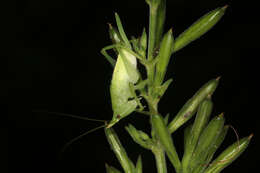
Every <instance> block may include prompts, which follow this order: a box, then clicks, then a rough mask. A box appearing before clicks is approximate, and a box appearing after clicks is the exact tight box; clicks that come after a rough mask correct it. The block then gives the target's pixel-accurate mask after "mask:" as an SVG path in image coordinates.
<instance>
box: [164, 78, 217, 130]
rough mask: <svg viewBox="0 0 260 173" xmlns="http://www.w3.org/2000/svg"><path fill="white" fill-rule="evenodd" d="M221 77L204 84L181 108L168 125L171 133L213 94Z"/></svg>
mask: <svg viewBox="0 0 260 173" xmlns="http://www.w3.org/2000/svg"><path fill="white" fill-rule="evenodd" d="M219 79H220V77H218V78H216V79H212V80H210V81H209V82H207V83H206V84H204V85H203V86H202V87H201V88H200V89H199V90H198V91H197V92H196V93H195V95H194V96H193V97H192V98H190V99H189V100H188V101H187V102H186V103H185V104H184V106H183V107H182V108H181V110H180V111H179V112H178V113H177V115H176V116H175V117H174V119H173V120H172V121H171V122H170V124H169V125H168V129H169V131H170V133H173V132H174V131H176V130H177V129H178V128H179V127H180V126H181V125H183V124H184V123H185V122H187V121H188V120H189V119H190V118H191V117H192V116H193V115H194V114H195V112H196V110H197V108H198V106H199V104H200V103H201V102H202V101H203V100H204V99H205V98H206V97H208V96H210V95H212V94H213V92H214V91H215V89H216V88H217V86H218V82H219Z"/></svg>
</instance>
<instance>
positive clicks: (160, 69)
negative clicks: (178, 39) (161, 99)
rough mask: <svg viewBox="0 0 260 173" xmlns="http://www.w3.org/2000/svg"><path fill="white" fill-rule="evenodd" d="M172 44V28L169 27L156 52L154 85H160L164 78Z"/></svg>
mask: <svg viewBox="0 0 260 173" xmlns="http://www.w3.org/2000/svg"><path fill="white" fill-rule="evenodd" d="M173 44H174V39H173V36H172V29H170V30H169V31H168V32H167V33H166V34H165V35H164V37H163V40H162V42H161V45H160V50H159V54H158V57H157V58H158V62H157V64H156V74H155V81H154V84H155V86H160V85H161V84H162V82H163V80H164V76H165V74H166V71H167V66H168V64H169V61H170V57H171V55H172V52H171V47H172V46H173Z"/></svg>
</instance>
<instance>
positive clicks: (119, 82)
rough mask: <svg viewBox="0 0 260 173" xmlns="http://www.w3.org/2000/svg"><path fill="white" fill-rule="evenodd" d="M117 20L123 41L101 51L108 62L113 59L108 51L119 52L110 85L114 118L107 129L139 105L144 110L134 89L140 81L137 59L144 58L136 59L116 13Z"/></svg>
mask: <svg viewBox="0 0 260 173" xmlns="http://www.w3.org/2000/svg"><path fill="white" fill-rule="evenodd" d="M115 18H116V23H117V27H118V30H119V34H120V36H118V38H121V39H122V40H119V43H118V44H115V45H111V46H107V47H105V48H103V49H102V50H101V53H102V54H103V55H104V56H105V57H106V58H107V59H108V60H110V59H111V57H110V56H109V55H108V54H107V53H106V50H108V49H112V48H115V49H116V50H117V52H118V56H117V60H116V63H115V66H114V71H113V75H112V81H111V85H110V94H111V101H112V109H113V118H112V120H111V121H110V122H109V123H108V125H107V128H109V127H112V126H113V125H114V124H116V123H117V122H118V121H119V120H120V119H122V118H124V117H126V116H128V115H129V114H131V113H132V112H133V111H134V110H136V108H137V106H138V105H139V107H140V108H141V109H142V105H141V103H140V101H139V99H138V97H137V96H136V94H135V89H134V85H135V84H136V83H137V82H138V81H139V79H140V75H139V72H138V70H137V59H136V58H140V59H142V57H140V56H139V57H138V56H137V57H136V56H135V55H136V54H135V53H134V52H133V51H132V47H131V44H130V42H129V40H128V39H127V36H126V34H125V32H124V29H123V27H122V23H121V21H120V18H119V16H118V14H117V13H115ZM114 33H116V32H114ZM110 62H111V61H110Z"/></svg>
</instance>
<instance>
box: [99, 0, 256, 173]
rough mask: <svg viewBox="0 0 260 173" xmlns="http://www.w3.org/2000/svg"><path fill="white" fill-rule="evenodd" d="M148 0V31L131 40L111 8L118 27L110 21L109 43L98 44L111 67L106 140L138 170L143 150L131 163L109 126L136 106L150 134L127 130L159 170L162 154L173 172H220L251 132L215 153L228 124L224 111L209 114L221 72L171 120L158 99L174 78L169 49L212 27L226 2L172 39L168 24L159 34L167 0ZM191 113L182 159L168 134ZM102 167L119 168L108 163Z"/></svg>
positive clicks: (129, 168)
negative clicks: (146, 119)
mask: <svg viewBox="0 0 260 173" xmlns="http://www.w3.org/2000/svg"><path fill="white" fill-rule="evenodd" d="M146 2H147V4H148V5H149V8H150V19H149V21H150V23H149V32H148V33H149V34H148V36H147V34H146V31H145V29H144V30H143V33H142V35H141V36H140V37H138V38H134V37H132V39H131V40H129V39H128V38H127V36H126V33H125V31H124V29H123V26H122V23H121V20H120V18H119V16H118V14H117V13H115V18H116V24H117V28H114V27H113V26H112V25H111V24H110V25H109V35H110V38H111V40H112V43H113V44H112V45H110V46H107V47H105V48H103V49H102V50H101V53H102V54H103V55H104V56H105V57H106V59H107V60H108V61H109V63H110V64H111V66H112V68H113V69H114V70H113V76H112V80H111V86H110V94H111V101H112V109H113V117H112V120H111V121H110V122H108V124H106V125H105V128H104V130H105V134H106V137H107V140H108V142H109V145H110V146H111V149H112V150H113V151H114V153H115V155H116V156H117V159H118V161H119V162H120V164H121V166H122V168H123V170H124V172H126V173H141V172H142V159H141V156H139V158H138V161H137V163H136V164H134V163H133V162H132V160H131V159H130V158H129V157H128V156H127V152H126V150H125V149H124V147H123V146H122V144H121V142H120V140H119V138H118V136H117V134H116V132H115V131H114V129H113V127H112V126H113V125H115V124H116V123H118V122H119V121H120V120H121V119H122V118H124V117H126V116H129V115H130V114H131V113H132V112H134V111H136V112H138V113H141V114H146V115H149V118H150V124H151V135H150V136H149V135H148V134H146V133H145V132H143V131H141V130H137V129H136V128H135V127H134V126H133V125H131V124H129V125H128V126H127V127H126V130H127V132H128V133H129V135H130V136H131V137H132V139H133V140H134V141H135V142H136V143H137V144H139V145H140V146H141V147H143V148H145V149H148V150H150V151H151V152H152V153H153V154H154V156H155V159H156V166H157V172H158V173H166V172H167V166H166V158H165V157H166V156H167V157H168V158H169V160H170V162H171V164H172V165H173V167H174V168H175V171H176V172H177V173H218V172H221V171H222V170H223V169H224V168H225V167H226V166H228V165H229V164H230V163H231V162H233V161H234V160H235V159H236V158H237V157H238V156H239V155H240V154H241V153H242V152H243V151H244V150H245V149H246V148H247V146H248V144H249V142H250V139H251V138H252V135H250V136H249V137H245V138H243V139H241V140H238V141H237V142H235V143H234V144H233V145H231V146H229V147H228V148H227V149H226V150H225V151H223V152H222V153H221V154H220V155H219V156H218V157H217V158H216V159H213V156H214V154H215V152H216V150H217V148H219V146H220V145H221V143H222V142H223V140H224V138H225V136H226V133H227V131H228V128H229V126H227V125H226V126H225V125H224V122H225V119H224V115H223V114H220V115H218V116H215V117H214V118H212V119H211V120H210V115H211V112H212V107H213V103H212V101H211V96H212V95H213V93H214V91H215V89H216V88H217V86H218V83H219V79H220V77H218V78H215V79H212V80H210V81H208V82H207V83H206V84H204V85H203V86H202V87H201V88H200V89H199V90H198V91H197V92H196V93H195V94H194V95H193V97H191V98H190V99H189V100H188V101H187V102H186V103H185V104H184V106H183V107H182V108H181V110H180V111H179V112H178V113H177V115H176V116H175V117H174V118H173V119H172V120H171V117H169V116H168V115H167V116H165V117H163V116H162V115H161V114H160V113H159V112H158V103H159V102H160V100H161V98H162V97H163V95H164V94H165V92H166V90H167V88H168V86H169V85H170V84H171V82H172V79H168V80H165V74H166V71H167V67H168V64H169V62H170V59H171V57H172V55H173V54H174V53H175V52H177V51H179V50H181V49H182V48H184V47H185V46H186V45H188V44H189V43H190V42H192V41H194V40H196V39H198V38H199V37H200V36H201V35H203V34H205V33H206V32H207V31H208V30H210V29H211V28H212V27H213V26H214V25H215V24H216V23H217V22H218V21H219V20H220V19H221V18H222V16H223V15H224V13H225V10H226V8H227V6H224V7H220V8H216V9H215V10H212V11H210V12H208V13H207V14H205V15H204V16H202V17H201V18H200V19H198V20H197V21H196V22H195V23H193V24H192V25H191V26H190V27H189V28H188V29H187V30H185V31H184V32H183V33H182V34H180V35H179V36H178V37H177V38H176V39H174V37H173V33H172V29H170V30H169V31H168V32H166V33H165V34H163V28H164V21H165V13H166V0H146ZM109 49H113V51H114V53H115V54H116V55H117V58H116V59H113V58H112V57H111V56H110V55H109V54H108V53H107V51H108V50H109ZM138 63H140V64H141V65H142V67H144V68H145V71H146V75H145V76H142V75H141V73H140V72H139V70H140V69H138V67H139V66H137V64H138ZM193 115H196V117H195V120H194V122H193V123H192V124H191V125H190V126H187V127H186V128H185V131H184V155H183V157H182V159H180V157H179V155H178V153H177V151H176V149H175V146H174V142H173V139H172V136H171V135H172V134H173V133H174V132H175V131H176V130H177V129H178V128H179V127H180V126H182V125H184V124H185V123H186V122H187V121H188V120H190V119H191V118H192V117H193ZM106 171H107V173H118V172H120V171H119V170H117V169H116V168H114V167H112V166H109V165H107V164H106Z"/></svg>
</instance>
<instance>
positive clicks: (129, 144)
mask: <svg viewBox="0 0 260 173" xmlns="http://www.w3.org/2000/svg"><path fill="white" fill-rule="evenodd" d="M226 4H229V5H230V7H229V8H228V9H227V12H226V14H225V16H224V18H223V20H221V21H220V22H219V23H218V24H217V25H216V27H214V29H212V30H211V31H209V32H208V33H207V34H206V35H204V36H203V37H201V38H200V39H199V40H198V41H195V42H193V43H192V44H190V45H189V46H187V47H185V48H184V49H183V50H181V51H179V52H177V53H176V54H175V55H174V57H173V58H172V61H171V64H170V65H169V71H168V74H167V75H168V78H170V77H173V79H174V82H173V84H172V85H171V87H170V88H169V90H168V91H167V94H166V96H165V97H164V98H163V100H162V101H161V103H160V112H162V113H163V114H166V113H168V112H169V113H171V117H173V116H174V115H175V114H176V113H177V112H178V110H179V109H180V108H181V106H182V105H183V104H184V103H185V101H186V100H187V99H188V98H190V97H191V96H192V95H193V94H194V92H195V91H196V90H197V89H198V88H199V87H200V86H202V85H203V84H204V83H205V82H207V81H208V80H210V79H211V78H215V77H217V76H222V78H221V82H220V84H219V87H218V89H217V90H216V92H215V94H214V96H213V101H214V104H215V107H214V115H217V114H219V113H221V112H225V117H226V123H227V124H232V125H233V126H234V127H235V128H236V130H237V131H238V133H239V135H240V137H244V136H247V135H249V134H251V133H254V134H255V137H254V138H253V140H252V143H251V145H250V147H249V148H248V149H247V150H246V152H245V153H244V154H243V155H242V156H241V157H240V158H239V159H238V160H237V161H235V162H234V163H233V164H232V165H231V166H229V167H228V168H226V169H225V171H224V172H247V171H249V170H254V169H256V166H257V165H256V164H257V160H258V158H257V152H258V151H259V150H258V149H257V144H256V141H257V138H258V133H257V132H258V129H259V128H258V127H257V123H258V120H257V118H258V116H259V111H257V110H258V109H259V108H258V107H257V101H256V100H257V96H256V94H257V89H256V87H255V86H256V82H257V81H258V75H257V71H258V66H257V59H258V57H259V56H258V54H257V50H258V49H259V46H258V40H259V39H258V38H259V35H258V32H259V29H260V27H259V21H258V19H257V17H256V15H257V10H258V9H257V6H256V5H253V4H251V3H246V2H244V3H243V4H238V3H237V2H235V1H232V2H229V1H224V0H210V1H208V0H196V1H191V0H172V1H170V0H168V2H167V19H166V25H165V28H166V29H165V31H166V30H168V29H169V28H173V31H174V36H175V37H176V36H177V35H178V34H180V33H181V32H182V31H183V30H184V29H186V28H187V27H188V26H189V25H190V24H191V23H192V22H194V21H195V20H196V19H197V18H199V17H200V16H202V15H203V14H205V13H206V12H208V11H210V10H212V9H214V8H216V7H219V6H223V5H226ZM12 7H14V8H12V10H7V11H8V13H7V14H6V15H5V16H4V18H5V19H6V21H7V22H8V24H7V25H3V26H2V28H4V29H7V30H6V32H4V35H5V36H7V38H8V41H7V42H6V43H5V45H8V47H9V48H8V49H5V48H3V49H4V51H7V52H6V53H4V54H3V55H4V56H3V57H4V59H6V58H7V61H8V63H7V66H8V74H7V76H8V77H7V78H3V79H4V82H3V85H4V86H5V85H7V86H8V87H7V89H5V90H2V92H1V94H2V96H3V98H4V99H3V100H4V101H3V104H4V105H5V106H6V107H7V108H8V171H9V172H13V173H21V172H27V173H35V172H37V173H47V172H48V173H51V172H53V173H54V172H55V173H57V172H74V173H79V172H105V168H104V163H105V162H106V163H108V164H111V165H113V166H115V167H117V168H120V165H119V163H118V162H117V160H116V158H115V156H114V154H113V153H112V151H111V150H110V148H109V146H108V143H107V141H106V139H105V135H104V132H103V130H99V131H96V132H94V133H92V134H90V135H88V136H86V137H84V138H82V139H81V140H80V141H78V142H76V143H74V144H73V145H71V146H70V147H69V148H68V149H67V150H66V152H65V153H63V155H62V157H61V158H59V151H60V149H61V147H62V146H63V145H64V144H65V143H66V142H67V141H69V140H70V139H72V138H73V137H75V136H77V135H79V134H81V133H83V132H85V131H87V130H90V129H92V128H94V127H96V126H98V125H102V123H95V122H88V121H83V120H77V119H71V118H66V117H62V116H56V115H52V114H47V113H44V112H40V113H39V112H38V113H36V112H33V111H34V110H38V111H39V110H45V111H55V112H62V113H71V114H76V115H80V116H86V117H89V118H97V119H106V120H109V119H111V115H112V111H111V106H110V105H111V103H110V96H109V84H110V79H111V74H112V68H111V67H110V65H109V64H108V62H107V61H106V60H105V58H104V57H103V56H102V55H101V54H100V49H101V48H102V47H104V46H106V45H109V44H110V40H109V37H108V33H107V28H108V27H107V23H108V22H109V23H112V24H115V20H114V12H118V13H119V15H120V17H121V20H122V22H123V25H124V27H125V30H126V32H127V35H128V36H131V35H134V36H139V35H140V33H141V31H142V28H143V27H144V26H145V27H146V29H147V26H148V6H147V5H146V4H145V2H144V0H131V1H130V0H128V1H123V0H109V1H98V0H95V1H89V0H81V1H65V0H44V1H43V0H27V1H22V0H19V1H16V2H15V3H13V4H12ZM4 51H2V52H4ZM255 103H256V104H255ZM129 122H131V123H133V124H135V125H136V127H137V128H138V129H145V131H147V132H148V131H149V123H148V119H147V117H145V116H142V115H138V114H136V115H132V116H129V117H127V118H125V119H124V120H122V121H121V123H119V124H118V125H116V126H115V130H116V131H117V132H118V135H119V137H120V139H121V142H122V143H123V145H124V146H125V148H126V150H127V152H128V154H129V156H130V157H131V159H132V160H133V161H134V162H135V161H136V159H137V156H138V154H139V153H141V154H142V156H143V167H144V172H151V173H152V172H156V169H155V164H154V158H153V156H152V154H151V153H150V152H149V151H146V150H143V149H142V148H140V147H139V146H137V144H135V143H134V142H133V141H132V140H131V139H130V137H129V135H128V134H127V132H126V131H125V130H124V126H125V125H126V124H127V123H129ZM182 130H183V128H180V130H179V131H178V132H176V134H175V135H174V136H173V137H174V142H175V144H176V147H177V149H178V151H179V154H180V155H181V154H182V145H183V144H182V143H183V142H182V141H183V139H182V133H183V131H182ZM235 140H236V137H235V135H234V133H233V132H232V131H231V130H230V131H229V133H228V136H227V139H226V140H225V142H224V144H223V147H222V148H221V149H222V150H223V149H224V148H225V147H226V146H228V145H229V144H231V143H233V142H234V141H235ZM120 169H121V168H120ZM169 172H173V168H172V167H171V166H170V164H169Z"/></svg>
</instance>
